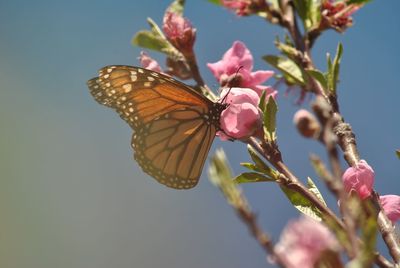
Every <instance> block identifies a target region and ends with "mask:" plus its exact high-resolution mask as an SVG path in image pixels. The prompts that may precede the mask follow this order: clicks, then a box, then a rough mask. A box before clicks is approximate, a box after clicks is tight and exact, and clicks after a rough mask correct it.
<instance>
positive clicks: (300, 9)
mask: <svg viewBox="0 0 400 268" xmlns="http://www.w3.org/2000/svg"><path fill="white" fill-rule="evenodd" d="M293 2H294V6H295V8H296V11H297V13H298V14H299V16H300V18H301V19H302V21H303V24H304V28H305V29H306V30H307V31H309V30H311V29H315V28H318V26H319V23H320V21H321V1H320V0H294V1H293Z"/></svg>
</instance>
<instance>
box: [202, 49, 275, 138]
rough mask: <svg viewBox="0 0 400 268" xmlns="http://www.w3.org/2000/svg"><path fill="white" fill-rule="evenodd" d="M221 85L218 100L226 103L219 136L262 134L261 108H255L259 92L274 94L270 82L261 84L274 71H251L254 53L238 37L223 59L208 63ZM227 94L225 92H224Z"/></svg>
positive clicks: (238, 136) (239, 136)
mask: <svg viewBox="0 0 400 268" xmlns="http://www.w3.org/2000/svg"><path fill="white" fill-rule="evenodd" d="M207 66H208V68H209V69H210V70H211V72H212V73H213V75H214V76H215V78H216V79H217V80H218V82H219V84H220V85H221V87H223V88H224V90H222V92H221V95H220V96H221V97H220V99H221V100H224V102H226V103H227V104H229V105H228V107H227V109H225V110H224V111H223V112H222V114H221V120H220V123H221V129H222V130H223V131H221V132H219V134H218V135H219V137H220V138H221V139H222V140H227V139H241V140H245V139H247V138H248V137H250V136H261V135H260V134H261V129H262V121H261V110H260V109H259V108H258V104H259V102H260V96H261V94H262V93H263V92H264V91H265V93H266V96H267V98H266V99H268V97H269V96H273V97H275V96H276V94H277V92H276V91H275V90H274V89H273V88H272V87H270V86H265V85H262V83H264V82H265V81H267V80H268V79H269V78H271V77H272V76H273V75H274V72H273V71H266V70H262V71H261V70H260V71H253V56H252V55H251V53H250V51H249V49H248V48H247V47H246V46H245V44H243V43H242V42H240V41H235V42H234V43H233V45H232V47H231V48H229V49H228V50H227V51H226V52H225V54H224V55H223V57H222V59H221V60H220V61H218V62H215V63H208V64H207ZM226 94H228V96H226Z"/></svg>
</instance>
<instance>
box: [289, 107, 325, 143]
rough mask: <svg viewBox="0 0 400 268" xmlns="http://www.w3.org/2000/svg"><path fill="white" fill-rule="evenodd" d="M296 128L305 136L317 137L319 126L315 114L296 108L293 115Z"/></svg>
mask: <svg viewBox="0 0 400 268" xmlns="http://www.w3.org/2000/svg"><path fill="white" fill-rule="evenodd" d="M293 123H294V124H295V125H296V127H297V130H298V131H299V132H300V134H301V135H303V136H304V137H306V138H317V137H318V135H319V133H320V131H321V126H320V124H319V123H318V121H317V119H316V118H315V116H314V115H313V114H312V113H310V112H309V111H307V110H305V109H300V110H298V111H297V112H296V113H295V114H294V117H293Z"/></svg>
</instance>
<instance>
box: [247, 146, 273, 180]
mask: <svg viewBox="0 0 400 268" xmlns="http://www.w3.org/2000/svg"><path fill="white" fill-rule="evenodd" d="M247 150H248V151H249V154H250V157H251V159H252V160H253V161H254V164H255V169H253V170H255V171H258V172H261V173H263V174H265V175H267V176H268V177H271V178H274V179H275V180H277V179H278V177H279V176H278V175H279V173H278V172H277V171H275V170H274V169H272V168H271V167H269V166H268V165H267V164H266V163H265V162H264V161H263V160H262V159H261V158H260V157H259V156H258V154H257V152H256V151H255V150H254V148H253V147H252V146H251V145H247Z"/></svg>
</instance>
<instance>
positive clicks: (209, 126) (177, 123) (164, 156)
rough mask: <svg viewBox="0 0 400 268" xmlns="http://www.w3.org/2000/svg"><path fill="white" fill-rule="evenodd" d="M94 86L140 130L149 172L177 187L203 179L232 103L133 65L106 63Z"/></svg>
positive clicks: (137, 153) (138, 144) (136, 137)
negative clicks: (222, 119) (224, 114)
mask: <svg viewBox="0 0 400 268" xmlns="http://www.w3.org/2000/svg"><path fill="white" fill-rule="evenodd" d="M88 86H89V89H90V93H91V94H92V96H93V97H94V98H95V100H96V101H97V102H99V103H100V104H103V105H105V106H108V107H111V108H113V109H115V110H116V111H117V113H118V114H119V115H120V116H121V118H122V119H124V120H125V121H126V122H127V123H128V124H129V125H130V126H131V127H132V129H133V130H134V133H133V135H132V142H131V144H132V147H133V149H134V158H135V160H136V161H137V162H138V164H139V165H140V166H141V168H142V169H143V171H145V172H146V173H148V174H149V175H150V176H152V177H154V178H155V179H156V180H157V181H159V182H160V183H162V184H164V185H166V186H168V187H171V188H175V189H188V188H192V187H194V186H195V185H196V184H197V183H198V180H199V177H200V175H201V171H202V169H203V166H204V163H205V160H206V158H207V155H208V151H209V149H210V147H211V144H212V142H213V140H214V137H215V134H216V132H217V131H218V130H220V125H219V119H220V114H221V112H222V111H223V110H224V109H225V108H226V107H227V105H226V104H223V103H218V102H212V101H211V100H209V99H207V98H206V97H205V96H203V95H202V94H200V93H198V92H197V91H195V90H194V89H193V88H191V87H188V86H186V85H185V84H183V83H181V82H179V81H177V80H175V79H173V78H171V77H169V76H166V75H163V74H160V73H157V72H153V71H150V70H147V69H143V68H139V67H132V66H106V67H104V68H102V69H101V70H100V71H99V77H96V78H93V79H91V80H89V81H88Z"/></svg>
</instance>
